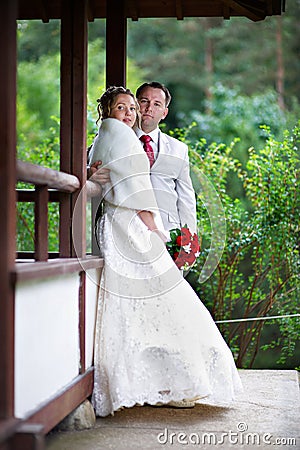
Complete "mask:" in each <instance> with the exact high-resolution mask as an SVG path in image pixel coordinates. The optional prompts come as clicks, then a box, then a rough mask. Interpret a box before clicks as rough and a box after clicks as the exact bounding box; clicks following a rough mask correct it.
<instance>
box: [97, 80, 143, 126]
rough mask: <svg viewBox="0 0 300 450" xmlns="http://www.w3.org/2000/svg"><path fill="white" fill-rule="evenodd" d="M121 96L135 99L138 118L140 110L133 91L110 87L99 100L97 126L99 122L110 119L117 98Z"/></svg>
mask: <svg viewBox="0 0 300 450" xmlns="http://www.w3.org/2000/svg"><path fill="white" fill-rule="evenodd" d="M120 94H126V95H130V96H131V97H132V98H133V100H134V103H135V105H136V111H137V117H138V112H139V109H140V108H139V104H138V102H137V101H136V98H135V95H134V94H133V93H132V92H131V90H130V89H126V88H124V87H123V86H110V87H109V88H108V89H107V90H106V91H105V92H104V94H102V96H101V97H100V98H97V102H98V106H97V111H98V119H97V120H96V124H98V122H99V120H103V119H108V118H109V117H110V114H111V109H112V108H113V107H114V106H115V103H116V98H117V96H118V95H120Z"/></svg>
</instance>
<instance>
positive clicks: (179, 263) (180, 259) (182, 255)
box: [174, 250, 187, 269]
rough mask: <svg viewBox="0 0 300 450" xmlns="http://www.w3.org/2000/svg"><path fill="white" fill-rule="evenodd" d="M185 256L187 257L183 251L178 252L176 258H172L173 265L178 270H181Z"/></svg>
mask: <svg viewBox="0 0 300 450" xmlns="http://www.w3.org/2000/svg"><path fill="white" fill-rule="evenodd" d="M174 255H175V254H174ZM185 255H187V253H186V252H185V251H182V250H180V252H179V253H177V256H176V258H174V259H175V264H176V266H177V267H178V268H179V269H181V267H183V266H184V264H185Z"/></svg>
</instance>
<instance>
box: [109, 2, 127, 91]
mask: <svg viewBox="0 0 300 450" xmlns="http://www.w3.org/2000/svg"><path fill="white" fill-rule="evenodd" d="M124 8H125V1H124V0H107V2H106V86H107V87H109V86H113V85H115V86H126V37H127V19H126V17H125V12H124V11H125V9H124Z"/></svg>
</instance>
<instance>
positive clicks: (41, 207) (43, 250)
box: [34, 185, 49, 261]
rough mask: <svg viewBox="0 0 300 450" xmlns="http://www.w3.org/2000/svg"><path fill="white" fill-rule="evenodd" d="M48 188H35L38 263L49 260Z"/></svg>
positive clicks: (36, 256)
mask: <svg viewBox="0 0 300 450" xmlns="http://www.w3.org/2000/svg"><path fill="white" fill-rule="evenodd" d="M48 198H49V196H48V187H47V186H44V185H43V186H41V185H39V186H36V187H35V203H34V220H35V224H34V229H35V233H34V235H35V245H34V247H35V249H34V258H35V260H36V261H47V260H48Z"/></svg>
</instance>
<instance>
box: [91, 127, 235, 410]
mask: <svg viewBox="0 0 300 450" xmlns="http://www.w3.org/2000/svg"><path fill="white" fill-rule="evenodd" d="M107 121H108V122H107ZM117 122H118V121H116V120H115V119H106V120H105V121H103V123H102V125H101V127H100V132H99V135H98V136H99V142H96V143H95V145H94V147H95V148H94V154H93V153H92V159H93V160H97V159H102V160H104V162H105V163H107V165H108V167H109V168H110V169H111V179H112V184H111V185H110V186H108V187H106V189H105V191H104V198H105V201H106V202H105V211H104V215H103V216H102V218H101V220H100V223H99V225H98V237H99V242H100V248H101V251H102V252H103V256H104V259H105V265H104V269H103V271H102V275H101V280H100V289H99V303H98V313H97V321H96V332H95V355H94V365H95V380H94V390H93V395H92V403H93V406H94V408H95V411H96V414H97V415H98V416H107V415H109V414H113V413H114V411H116V410H117V409H119V408H120V407H121V406H125V407H131V406H133V405H135V404H140V405H143V404H150V405H155V404H156V403H159V402H160V403H168V402H170V401H178V400H182V399H183V398H188V399H190V398H194V397H205V398H206V399H205V401H206V402H209V403H211V404H218V405H227V404H229V403H230V402H232V400H233V399H234V397H235V394H236V393H237V392H238V391H239V390H240V389H241V382H240V378H239V375H238V372H237V369H236V367H235V363H234V360H233V356H232V354H231V351H230V349H229V347H228V346H227V344H226V343H225V341H224V339H223V337H222V335H221V334H220V332H219V330H218V328H217V326H216V324H215V323H214V321H213V319H212V317H211V315H210V313H209V312H208V310H207V309H206V308H205V306H204V305H203V304H202V302H201V301H200V299H199V298H198V296H197V295H196V294H195V292H194V291H193V289H192V288H191V286H190V285H189V284H188V282H187V281H186V280H185V279H184V278H183V277H182V275H181V273H180V271H179V270H178V269H177V267H176V266H175V264H174V263H173V261H172V258H171V257H170V255H169V254H168V252H167V250H166V248H165V244H164V243H163V242H162V240H161V239H160V238H159V237H158V236H157V235H156V234H155V233H151V232H150V231H149V230H148V229H147V227H146V226H145V225H144V224H143V222H142V221H141V220H140V218H139V217H138V215H137V213H136V210H139V209H142V205H141V204H140V202H141V203H143V204H145V205H146V206H145V207H143V208H144V209H149V210H153V211H154V213H155V214H156V216H157V219H158V220H159V215H158V213H157V209H156V207H155V198H154V196H153V191H152V189H151V184H150V179H149V176H148V170H149V166H148V164H149V163H148V160H147V157H146V156H145V154H144V153H143V150H142V149H141V146H140V144H139V142H138V140H136V138H135V135H134V133H133V132H132V130H131V129H130V128H129V127H128V126H127V125H124V124H122V123H121V122H119V123H117ZM126 128H127V129H126ZM131 141H132V142H133V145H132V146H131V147H130V145H129V144H131ZM120 142H122V146H123V149H122V150H121V153H122V152H124V153H125V152H126V154H127V153H128V152H129V153H130V155H131V156H130V158H129V159H130V160H132V159H134V158H133V157H134V156H136V155H139V158H140V163H139V164H136V162H135V164H134V165H132V164H131V162H128V165H129V166H130V167H131V172H130V170H129V171H128V168H126V167H125V166H126V164H125V163H124V161H123V157H124V155H123V154H121V155H119V154H116V152H115V150H114V148H115V146H116V145H117V144H120ZM124 143H125V144H126V145H124ZM127 144H128V145H127ZM136 144H137V145H136ZM128 148H131V149H132V150H131V151H130V150H128ZM133 149H134V150H133ZM118 152H119V150H118V151H117V153H118ZM120 158H121V160H122V163H121V164H120ZM105 159H106V160H105ZM112 160H114V161H118V163H116V164H115V165H116V166H117V167H118V170H119V175H117V176H116V178H114V177H115V173H116V171H115V168H114V166H113V165H109V164H110V162H111V161H112ZM120 166H121V168H120ZM133 167H134V170H136V168H137V170H136V174H135V175H136V176H132V175H133V174H134V170H133V169H132V168H133ZM120 174H121V175H120ZM141 174H142V177H141V176H140V175H141ZM136 178H137V180H136ZM122 184H124V185H123V186H121V185H122ZM136 184H137V185H138V186H137V185H136ZM115 186H118V189H115ZM136 188H137V189H138V193H137V192H136ZM132 189H133V191H132ZM124 192H126V194H125V198H124V195H123V194H124ZM132 203H133V205H136V206H135V208H133V205H132ZM200 401H201V400H200Z"/></svg>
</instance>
